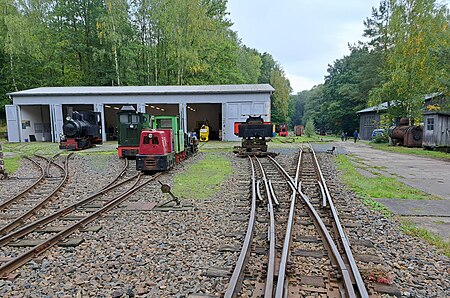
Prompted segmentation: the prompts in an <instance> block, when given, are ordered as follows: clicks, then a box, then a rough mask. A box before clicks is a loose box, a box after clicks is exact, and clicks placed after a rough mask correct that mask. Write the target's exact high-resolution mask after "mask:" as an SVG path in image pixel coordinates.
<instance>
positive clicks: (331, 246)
mask: <svg viewBox="0 0 450 298" xmlns="http://www.w3.org/2000/svg"><path fill="white" fill-rule="evenodd" d="M268 158H269V159H270V160H271V161H272V162H273V163H274V164H275V166H276V167H277V168H278V169H279V170H280V171H281V172H282V173H283V175H284V176H285V177H286V178H287V179H288V182H289V184H290V186H291V188H292V190H295V191H296V192H297V193H298V194H299V195H300V197H301V198H302V200H303V202H305V204H306V206H307V211H308V213H309V214H310V216H311V218H312V219H313V220H314V222H315V225H316V227H317V228H318V232H319V233H320V234H321V236H322V239H323V241H324V242H323V243H324V245H325V247H326V250H327V252H328V254H329V256H330V259H331V260H332V263H333V264H335V265H336V266H337V267H338V269H339V271H340V273H341V276H342V279H343V283H344V288H345V290H346V295H347V297H356V294H355V291H354V289H353V284H352V279H351V276H350V273H349V271H348V269H347V266H346V265H345V263H344V260H343V259H342V256H341V254H340V253H339V250H338V248H337V246H336V244H335V242H334V240H333V238H332V237H331V235H330V233H329V232H328V230H327V228H326V226H325V224H324V222H323V221H322V219H321V218H320V216H319V214H318V213H317V211H316V209H315V208H314V206H313V205H312V204H311V202H310V200H309V198H308V196H307V195H306V194H304V193H303V192H302V191H301V189H299V186H298V185H296V183H295V181H294V179H293V178H292V177H291V176H290V175H289V174H288V173H287V172H286V170H285V169H283V167H282V166H281V165H280V164H279V163H278V162H277V161H276V160H275V159H273V158H272V157H270V156H269V157H268Z"/></svg>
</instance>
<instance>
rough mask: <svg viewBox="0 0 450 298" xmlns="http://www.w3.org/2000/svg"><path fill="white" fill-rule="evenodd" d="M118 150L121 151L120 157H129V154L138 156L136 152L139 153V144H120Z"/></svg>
mask: <svg viewBox="0 0 450 298" xmlns="http://www.w3.org/2000/svg"><path fill="white" fill-rule="evenodd" d="M117 151H118V153H119V157H120V158H123V157H128V156H130V157H131V156H136V154H138V153H139V147H138V146H119V147H118V148H117Z"/></svg>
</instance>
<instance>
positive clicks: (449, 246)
mask: <svg viewBox="0 0 450 298" xmlns="http://www.w3.org/2000/svg"><path fill="white" fill-rule="evenodd" d="M401 223H402V230H403V232H405V234H408V235H410V236H413V237H416V238H421V239H423V240H425V241H426V242H428V243H430V244H432V245H434V246H436V247H437V248H438V249H440V250H442V251H443V253H444V255H446V256H447V257H450V243H449V242H445V241H444V240H443V239H442V238H441V237H440V236H438V235H436V234H435V233H433V232H430V231H428V230H426V229H422V228H418V227H417V226H416V225H414V224H413V223H412V222H410V221H408V220H402V221H401Z"/></svg>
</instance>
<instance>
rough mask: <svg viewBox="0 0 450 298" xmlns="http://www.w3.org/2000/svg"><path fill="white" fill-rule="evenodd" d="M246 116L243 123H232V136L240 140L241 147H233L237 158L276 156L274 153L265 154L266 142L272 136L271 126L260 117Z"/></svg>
mask: <svg viewBox="0 0 450 298" xmlns="http://www.w3.org/2000/svg"><path fill="white" fill-rule="evenodd" d="M243 116H248V118H247V120H246V121H245V122H235V123H234V134H235V135H236V136H238V137H241V138H242V143H241V146H235V147H234V150H233V152H234V153H236V154H237V155H238V156H239V157H246V156H268V155H270V156H276V155H277V154H276V153H274V152H267V142H268V141H269V140H270V137H272V135H273V126H272V123H270V122H264V120H263V118H262V115H243Z"/></svg>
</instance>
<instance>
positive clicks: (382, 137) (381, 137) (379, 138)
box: [372, 133, 389, 143]
mask: <svg viewBox="0 0 450 298" xmlns="http://www.w3.org/2000/svg"><path fill="white" fill-rule="evenodd" d="M372 142H374V143H388V142H389V137H388V135H387V134H385V133H383V134H377V135H376V136H374V137H372Z"/></svg>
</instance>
